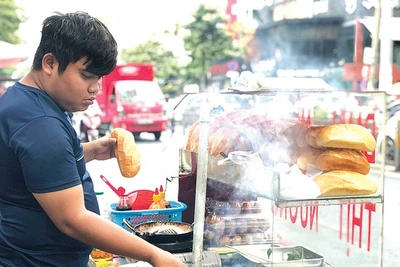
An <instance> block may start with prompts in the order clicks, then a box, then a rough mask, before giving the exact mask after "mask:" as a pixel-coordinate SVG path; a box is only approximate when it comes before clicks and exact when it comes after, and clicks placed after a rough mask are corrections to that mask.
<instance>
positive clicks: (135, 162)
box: [111, 128, 140, 178]
mask: <svg viewBox="0 0 400 267" xmlns="http://www.w3.org/2000/svg"><path fill="white" fill-rule="evenodd" d="M111 137H113V138H116V139H117V144H116V146H115V147H114V152H115V156H116V158H117V161H118V166H119V169H120V171H121V174H122V176H123V177H125V178H132V177H134V176H135V175H136V174H137V173H138V172H139V170H140V153H139V150H138V149H137V147H136V143H135V138H134V137H133V134H132V133H131V132H129V131H127V130H125V129H122V128H115V129H114V130H113V131H112V132H111Z"/></svg>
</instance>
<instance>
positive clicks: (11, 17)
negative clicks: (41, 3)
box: [0, 0, 25, 44]
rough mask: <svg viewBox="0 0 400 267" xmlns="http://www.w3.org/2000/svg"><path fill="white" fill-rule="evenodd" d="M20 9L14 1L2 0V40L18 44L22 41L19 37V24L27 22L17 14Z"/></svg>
mask: <svg viewBox="0 0 400 267" xmlns="http://www.w3.org/2000/svg"><path fill="white" fill-rule="evenodd" d="M17 10H18V7H17V5H16V4H15V2H14V0H0V40H1V41H5V42H8V43H12V44H18V43H19V42H20V41H21V40H20V38H19V36H18V35H17V31H18V29H19V24H20V23H21V22H23V21H24V20H25V18H21V17H19V16H18V14H17Z"/></svg>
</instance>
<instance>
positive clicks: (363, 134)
mask: <svg viewBox="0 0 400 267" xmlns="http://www.w3.org/2000/svg"><path fill="white" fill-rule="evenodd" d="M306 141H307V143H308V144H309V145H310V147H312V149H311V150H309V151H311V152H308V154H306V153H307V152H304V154H302V155H300V156H299V158H298V165H299V166H300V165H301V166H302V168H305V167H307V164H314V165H315V167H317V168H318V169H320V170H322V171H323V173H322V174H321V175H319V176H317V177H316V178H315V179H314V181H315V182H316V183H317V185H318V186H319V187H320V189H321V196H324V197H326V196H345V195H364V194H373V193H375V192H376V191H377V186H376V184H375V183H374V182H373V181H371V180H370V179H369V178H368V177H367V176H366V175H367V174H368V173H369V171H370V164H369V162H368V160H367V158H366V157H365V155H364V154H363V153H362V152H361V151H367V152H372V151H374V150H375V148H376V141H375V138H374V137H373V135H372V134H371V132H370V131H369V130H368V129H366V128H365V127H363V126H360V125H357V124H334V125H328V126H323V127H321V126H315V127H313V126H310V127H309V128H308V129H307V133H306ZM307 155H308V157H307ZM310 155H311V156H310ZM299 162H300V164H299Z"/></svg>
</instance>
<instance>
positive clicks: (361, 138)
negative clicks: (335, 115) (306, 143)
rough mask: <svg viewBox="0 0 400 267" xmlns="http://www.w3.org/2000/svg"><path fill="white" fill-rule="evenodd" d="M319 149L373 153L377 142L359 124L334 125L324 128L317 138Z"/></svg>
mask: <svg viewBox="0 0 400 267" xmlns="http://www.w3.org/2000/svg"><path fill="white" fill-rule="evenodd" d="M315 143H316V145H317V146H319V147H332V148H349V149H355V150H361V151H369V152H372V151H374V150H375V148H376V141H375V138H374V136H373V135H372V134H371V132H370V131H369V130H368V129H367V128H365V127H363V126H361V125H358V124H333V125H328V126H324V127H323V128H322V129H320V130H319V131H318V133H317V134H316V136H315Z"/></svg>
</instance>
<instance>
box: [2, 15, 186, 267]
mask: <svg viewBox="0 0 400 267" xmlns="http://www.w3.org/2000/svg"><path fill="white" fill-rule="evenodd" d="M116 62H117V44H116V42H115V40H114V38H113V36H112V35H111V33H110V32H109V31H108V29H107V27H106V26H105V25H104V24H103V23H101V22H100V21H99V20H97V19H96V18H93V17H91V16H90V15H88V14H87V13H84V12H76V13H69V14H65V15H64V14H60V13H56V14H55V15H53V16H50V17H48V18H46V19H45V20H44V22H43V28H42V37H41V41H40V44H39V47H38V48H37V50H36V54H35V56H34V60H33V65H32V69H31V71H30V72H29V73H28V74H27V75H26V76H25V77H23V78H22V79H21V80H20V81H19V82H17V83H15V85H13V86H12V87H10V88H9V89H8V90H7V92H6V93H5V94H4V95H3V96H2V97H1V98H0V266H6V267H8V266H9V267H11V266H13V267H15V266H21V267H28V266H43V267H44V266H71V267H72V266H73V267H77V266H82V267H83V266H87V263H88V258H89V254H90V252H91V250H92V248H93V247H96V248H99V249H102V250H105V251H108V252H111V253H114V254H118V255H123V256H127V257H130V258H135V259H138V260H143V261H148V262H149V263H150V264H152V265H153V266H156V267H168V266H171V267H172V266H174V267H176V266H179V267H180V266H185V265H184V264H182V263H181V262H179V261H178V260H177V259H176V258H175V257H174V256H173V255H172V254H170V253H168V252H166V251H163V250H161V249H159V248H157V247H155V246H153V245H151V244H149V243H147V242H145V241H144V240H142V239H140V238H138V237H136V236H135V235H133V234H131V233H129V232H128V231H126V230H124V229H123V228H121V227H120V226H118V225H116V224H114V223H112V222H110V221H108V220H106V219H103V218H102V217H100V216H99V215H98V214H99V208H98V204H97V200H96V195H95V192H94V190H93V182H92V179H91V177H90V175H89V174H88V173H87V171H86V166H85V163H86V162H89V161H91V160H94V159H96V160H106V159H109V158H112V157H115V155H114V153H113V147H114V145H115V143H116V140H115V139H113V138H110V137H104V138H101V139H99V140H95V141H93V142H89V143H84V144H81V142H80V140H79V138H78V137H77V134H76V132H75V130H74V128H73V126H72V124H71V123H70V122H71V120H70V114H71V113H72V112H76V111H84V110H86V109H87V108H88V106H89V105H91V104H92V103H93V101H94V100H95V97H96V94H97V93H98V91H99V80H100V78H101V77H102V76H103V75H106V74H108V73H110V72H111V71H112V70H113V69H114V68H115V65H116Z"/></svg>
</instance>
